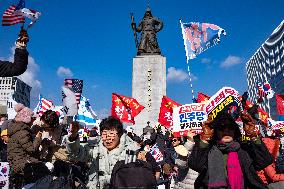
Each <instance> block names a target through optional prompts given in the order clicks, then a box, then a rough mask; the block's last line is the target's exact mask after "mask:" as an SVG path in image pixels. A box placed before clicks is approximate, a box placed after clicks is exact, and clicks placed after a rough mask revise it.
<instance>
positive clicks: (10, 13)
mask: <svg viewBox="0 0 284 189" xmlns="http://www.w3.org/2000/svg"><path fill="white" fill-rule="evenodd" d="M24 7H25V1H23V0H20V2H19V3H18V5H17V6H16V5H11V6H10V7H9V8H8V9H7V10H6V11H5V12H4V14H3V16H2V26H13V25H15V24H20V23H25V17H24V16H23V15H22V14H20V12H19V10H21V9H22V8H24Z"/></svg>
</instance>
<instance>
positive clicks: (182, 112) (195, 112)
mask: <svg viewBox="0 0 284 189" xmlns="http://www.w3.org/2000/svg"><path fill="white" fill-rule="evenodd" d="M205 107H206V104H205V103H193V104H185V105H182V106H179V107H176V108H174V110H173V134H174V135H175V136H176V137H179V136H186V135H187V131H188V130H189V129H192V130H194V131H195V132H196V133H201V131H202V122H204V121H206V120H207V113H206V111H205Z"/></svg>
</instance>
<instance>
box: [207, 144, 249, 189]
mask: <svg viewBox="0 0 284 189" xmlns="http://www.w3.org/2000/svg"><path fill="white" fill-rule="evenodd" d="M239 148H240V144H239V143H238V142H230V143H219V144H218V145H214V146H213V147H212V149H211V150H210V151H209V154H208V173H209V182H208V188H230V189H243V188H244V182H243V174H242V170H241V166H240V163H239V158H238V153H237V151H238V150H239ZM223 153H227V154H228V159H227V167H226V166H225V165H224V155H223ZM226 168H227V171H226ZM226 172H227V175H226Z"/></svg>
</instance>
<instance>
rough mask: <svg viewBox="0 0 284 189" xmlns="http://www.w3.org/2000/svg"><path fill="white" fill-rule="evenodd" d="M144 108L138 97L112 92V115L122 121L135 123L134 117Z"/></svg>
mask: <svg viewBox="0 0 284 189" xmlns="http://www.w3.org/2000/svg"><path fill="white" fill-rule="evenodd" d="M143 109H144V106H142V105H141V104H139V103H138V102H137V100H136V99H134V98H130V97H126V96H122V95H118V94H115V93H112V108H111V115H112V116H113V117H116V118H118V119H120V121H122V122H127V123H132V124H135V121H134V117H136V116H137V115H138V114H139V113H140V112H141V111H142V110H143Z"/></svg>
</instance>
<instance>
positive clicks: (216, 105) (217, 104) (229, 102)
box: [205, 87, 243, 120]
mask: <svg viewBox="0 0 284 189" xmlns="http://www.w3.org/2000/svg"><path fill="white" fill-rule="evenodd" d="M242 110H243V109H242V104H241V101H240V95H239V93H238V91H237V90H235V89H233V88H231V87H223V88H222V89H220V90H219V91H218V92H217V93H216V94H215V95H213V96H212V97H211V98H210V99H209V101H208V102H207V103H206V107H205V111H206V113H207V114H208V117H211V119H212V120H214V119H215V118H216V117H217V115H218V114H219V113H220V112H223V111H227V112H228V113H230V114H231V115H232V117H233V118H234V119H237V118H238V117H239V112H240V111H242Z"/></svg>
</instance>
